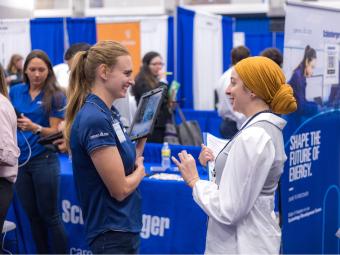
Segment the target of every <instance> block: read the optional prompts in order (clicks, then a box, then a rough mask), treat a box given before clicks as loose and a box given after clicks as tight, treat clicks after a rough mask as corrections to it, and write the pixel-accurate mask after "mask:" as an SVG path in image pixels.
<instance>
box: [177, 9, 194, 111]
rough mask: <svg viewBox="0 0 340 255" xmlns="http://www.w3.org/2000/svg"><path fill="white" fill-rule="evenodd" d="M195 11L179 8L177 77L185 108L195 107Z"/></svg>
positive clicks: (179, 96) (179, 93) (180, 96)
mask: <svg viewBox="0 0 340 255" xmlns="http://www.w3.org/2000/svg"><path fill="white" fill-rule="evenodd" d="M194 16H195V13H194V12H193V11H190V10H186V9H184V8H180V7H178V8H177V61H176V62H177V69H176V70H177V72H176V77H177V80H178V82H179V83H180V84H181V87H180V89H179V91H178V99H179V100H180V101H181V102H180V104H181V106H182V107H183V108H190V109H192V108H193V93H192V89H193V88H192V82H193V77H192V74H193V69H192V67H193V48H194V47H193V29H194Z"/></svg>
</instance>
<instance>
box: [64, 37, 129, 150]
mask: <svg viewBox="0 0 340 255" xmlns="http://www.w3.org/2000/svg"><path fill="white" fill-rule="evenodd" d="M126 55H130V53H129V52H128V50H127V49H126V48H125V47H124V46H123V45H121V44H120V43H118V42H114V41H110V40H107V41H100V42H98V43H97V44H95V45H94V46H92V47H91V48H90V49H89V50H87V51H81V52H78V53H77V54H76V55H75V56H74V61H73V62H72V67H71V75H70V80H69V89H68V92H67V100H68V104H67V109H66V116H65V130H64V137H65V139H66V144H67V146H68V148H69V143H70V134H71V128H72V124H73V121H74V119H75V117H76V115H77V113H78V112H79V110H80V108H81V107H82V106H83V105H84V103H85V99H86V97H87V95H88V94H89V93H90V92H91V87H92V86H93V85H94V82H95V79H96V75H97V74H96V73H97V72H96V70H97V68H98V66H99V65H101V64H104V65H106V66H108V67H114V66H115V65H116V63H117V58H118V57H120V56H126Z"/></svg>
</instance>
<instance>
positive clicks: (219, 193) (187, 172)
mask: <svg viewBox="0 0 340 255" xmlns="http://www.w3.org/2000/svg"><path fill="white" fill-rule="evenodd" d="M226 93H227V95H228V96H229V99H230V102H231V104H232V106H233V110H234V111H238V112H241V113H243V114H244V115H245V116H246V117H247V121H246V122H245V123H244V124H243V125H242V127H241V129H240V131H239V132H238V133H237V134H236V135H235V136H234V137H233V138H232V139H231V140H230V141H229V142H228V143H227V144H226V146H225V147H224V148H223V149H222V151H221V152H220V154H219V155H218V156H217V158H216V161H215V180H214V181H206V180H200V178H199V176H198V172H197V168H196V163H195V159H194V158H193V157H192V155H190V154H188V153H187V152H186V151H182V152H181V153H179V154H178V156H179V160H177V159H176V158H175V157H172V160H173V161H174V163H175V164H176V165H177V166H178V168H179V170H180V172H181V174H182V177H183V179H184V181H185V182H186V183H187V184H188V185H189V187H191V188H193V197H194V200H195V202H196V203H197V204H198V205H199V206H200V207H201V208H202V209H203V210H204V212H205V213H206V214H207V215H208V216H209V222H208V230H207V238H206V250H205V253H207V254H210V253H211V254H220V253H221V254H227V253H231V254H279V250H280V241H281V229H280V227H279V225H278V222H277V220H276V218H275V213H274V204H275V203H274V193H275V190H276V188H277V186H278V182H279V179H280V176H281V174H282V172H283V168H284V163H285V161H286V159H287V156H286V154H285V150H284V141H283V135H282V129H283V128H284V126H285V124H286V121H285V120H283V119H282V118H280V117H279V116H277V115H276V114H288V113H291V112H294V111H295V110H296V108H297V104H296V99H295V98H294V96H293V90H292V88H291V87H290V86H289V85H288V84H286V80H285V76H284V74H283V72H282V70H281V68H280V67H279V66H278V65H277V64H276V63H275V62H274V61H272V60H271V59H269V58H266V57H249V58H246V59H243V60H241V61H240V62H238V63H237V64H236V65H235V66H234V68H233V71H232V74H231V82H230V85H229V87H228V88H227V90H226Z"/></svg>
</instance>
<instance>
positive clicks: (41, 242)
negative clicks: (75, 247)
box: [10, 50, 68, 253]
mask: <svg viewBox="0 0 340 255" xmlns="http://www.w3.org/2000/svg"><path fill="white" fill-rule="evenodd" d="M24 82H25V83H23V84H20V85H17V86H14V87H12V88H11V90H10V98H11V101H12V104H13V106H14V108H15V109H16V110H17V111H18V112H20V113H21V117H20V118H18V128H20V131H19V132H18V144H19V148H20V150H21V155H20V158H19V163H20V165H21V166H20V168H19V174H18V179H17V183H16V190H17V193H18V196H19V199H20V201H21V203H22V205H23V208H24V209H25V211H26V213H27V215H28V218H29V220H30V224H31V230H32V234H33V239H34V242H35V245H36V249H37V253H49V252H54V253H67V252H68V251H67V238H66V233H65V229H64V225H63V223H62V221H61V217H60V214H59V208H58V195H59V185H60V163H59V158H58V155H57V154H56V153H54V152H51V151H48V150H47V149H46V148H45V147H44V146H42V145H40V144H39V143H38V140H39V138H40V137H41V136H47V135H51V134H53V133H55V132H57V127H58V125H59V123H60V122H61V121H62V120H63V119H64V108H65V105H66V97H65V94H64V92H63V91H62V90H61V88H59V87H58V86H57V81H56V78H55V75H54V73H53V70H52V65H51V61H50V60H49V58H48V56H47V55H46V53H45V52H43V51H41V50H33V51H31V52H30V53H29V54H28V56H27V58H26V60H25V64H24ZM48 233H50V236H49V234H48ZM49 237H50V238H49ZM49 239H50V241H51V244H52V250H49V245H48V243H49V242H48V240H49Z"/></svg>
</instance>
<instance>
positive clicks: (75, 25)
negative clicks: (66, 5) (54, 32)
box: [65, 17, 97, 50]
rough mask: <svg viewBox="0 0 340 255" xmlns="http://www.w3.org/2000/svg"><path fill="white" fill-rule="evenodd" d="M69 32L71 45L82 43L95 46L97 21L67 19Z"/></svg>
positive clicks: (91, 19) (91, 18) (92, 19)
mask: <svg viewBox="0 0 340 255" xmlns="http://www.w3.org/2000/svg"><path fill="white" fill-rule="evenodd" d="M67 32H68V39H69V45H72V44H74V43H81V42H85V43H88V44H90V45H93V44H95V43H96V41H97V29H96V20H95V18H94V17H90V18H67ZM65 50H66V49H65Z"/></svg>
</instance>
